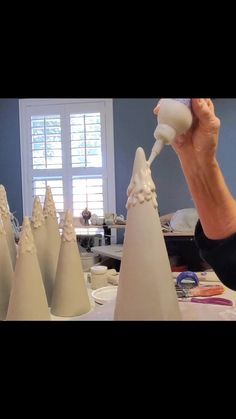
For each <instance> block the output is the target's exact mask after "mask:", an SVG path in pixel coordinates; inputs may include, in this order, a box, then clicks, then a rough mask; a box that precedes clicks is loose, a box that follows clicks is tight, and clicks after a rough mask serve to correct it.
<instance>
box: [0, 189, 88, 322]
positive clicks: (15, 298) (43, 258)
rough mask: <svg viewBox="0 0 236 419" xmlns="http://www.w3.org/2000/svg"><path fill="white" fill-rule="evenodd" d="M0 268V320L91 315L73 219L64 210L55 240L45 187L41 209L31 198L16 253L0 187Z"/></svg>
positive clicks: (55, 224)
mask: <svg viewBox="0 0 236 419" xmlns="http://www.w3.org/2000/svg"><path fill="white" fill-rule="evenodd" d="M0 266H1V271H0V319H1V320H50V319H51V313H52V314H54V315H56V316H62V317H73V316H79V315H82V314H85V313H87V312H88V311H90V302H89V297H88V291H87V288H86V285H85V281H84V273H83V268H82V263H81V258H80V253H79V249H78V245H77V241H76V235H75V231H74V226H73V216H72V213H71V211H70V210H68V211H67V213H66V217H65V223H64V228H63V233H62V236H61V237H60V232H59V227H58V222H57V217H56V209H55V204H54V201H53V197H52V193H51V189H50V187H49V186H48V187H47V190H46V195H45V202H44V208H43V209H42V206H41V203H40V199H39V198H38V197H35V200H34V206H33V211H32V217H31V220H30V218H29V217H25V218H24V221H23V225H22V231H21V234H20V240H19V244H18V249H16V245H15V240H14V234H13V230H12V227H11V221H10V211H9V205H8V202H7V195H6V191H5V188H4V187H3V185H0ZM50 308H51V310H50Z"/></svg>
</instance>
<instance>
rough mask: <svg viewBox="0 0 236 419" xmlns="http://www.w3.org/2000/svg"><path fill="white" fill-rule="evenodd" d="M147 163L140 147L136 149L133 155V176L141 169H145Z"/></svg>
mask: <svg viewBox="0 0 236 419" xmlns="http://www.w3.org/2000/svg"><path fill="white" fill-rule="evenodd" d="M146 167H147V161H146V156H145V153H144V150H143V148H142V147H138V148H137V150H136V153H135V158H134V166H133V175H134V174H135V173H138V172H140V171H141V170H142V169H146Z"/></svg>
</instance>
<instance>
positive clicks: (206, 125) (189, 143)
mask: <svg viewBox="0 0 236 419" xmlns="http://www.w3.org/2000/svg"><path fill="white" fill-rule="evenodd" d="M159 109H160V105H157V106H156V108H155V109H154V114H155V115H158V112H159ZM192 110H193V124H192V127H191V129H190V130H189V131H188V132H187V133H186V134H183V135H179V136H178V137H176V138H175V140H174V142H173V144H172V147H173V149H174V150H175V152H176V153H177V154H178V156H179V157H180V159H181V160H182V159H191V160H192V159H193V158H196V159H199V158H200V159H201V161H204V162H206V161H212V160H214V159H215V155H216V150H217V145H218V138H219V129H220V120H219V118H217V117H216V115H215V110H214V105H213V102H212V101H211V99H192Z"/></svg>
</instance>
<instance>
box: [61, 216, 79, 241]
mask: <svg viewBox="0 0 236 419" xmlns="http://www.w3.org/2000/svg"><path fill="white" fill-rule="evenodd" d="M62 240H63V241H64V242H65V241H68V242H72V241H74V242H76V234H75V229H74V225H73V215H72V212H71V210H68V211H67V213H66V217H65V221H64V226H63V233H62Z"/></svg>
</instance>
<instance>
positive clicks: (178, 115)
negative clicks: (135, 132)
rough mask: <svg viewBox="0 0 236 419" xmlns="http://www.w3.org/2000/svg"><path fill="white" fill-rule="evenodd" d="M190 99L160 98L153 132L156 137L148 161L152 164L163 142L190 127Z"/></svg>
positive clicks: (170, 141)
mask: <svg viewBox="0 0 236 419" xmlns="http://www.w3.org/2000/svg"><path fill="white" fill-rule="evenodd" d="M191 104H192V100H191V99H161V100H160V102H159V105H160V109H159V112H158V117H157V122H158V125H157V127H156V129H155V132H154V137H155V139H156V141H155V144H154V146H153V148H152V152H151V155H150V157H149V160H148V163H149V165H151V164H152V162H153V160H154V159H155V158H156V156H157V155H158V154H159V153H160V152H161V150H162V148H163V147H164V145H165V144H171V143H172V142H173V141H174V139H175V138H176V136H177V135H181V134H184V133H185V132H187V131H188V130H189V128H191V125H192V122H193V116H192V112H191Z"/></svg>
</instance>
